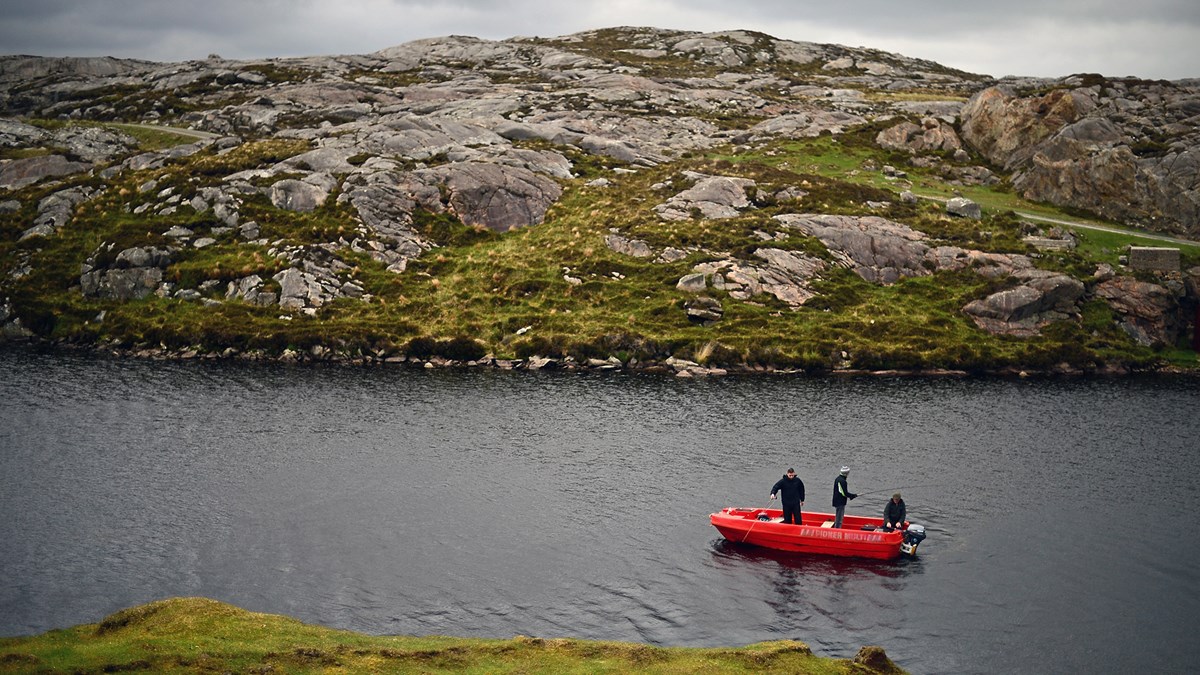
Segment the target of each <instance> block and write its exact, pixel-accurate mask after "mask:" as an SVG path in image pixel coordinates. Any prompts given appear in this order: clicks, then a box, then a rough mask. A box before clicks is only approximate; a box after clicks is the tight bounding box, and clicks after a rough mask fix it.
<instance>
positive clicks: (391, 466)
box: [0, 349, 1200, 673]
mask: <svg viewBox="0 0 1200 675" xmlns="http://www.w3.org/2000/svg"><path fill="white" fill-rule="evenodd" d="M1197 404H1200V384H1198V383H1197V381H1196V380H1189V379H1172V378H1157V379H1137V378H1132V379H1120V380H1053V381H1009V380H954V379H887V378H884V379H853V380H841V379H798V378H778V379H775V378H757V379H737V378H729V379H714V380H708V381H677V380H674V379H671V378H662V377H653V376H644V375H631V374H608V375H599V374H584V375H579V374H554V373H542V374H535V373H503V372H490V371H489V372H425V371H408V370H400V369H353V368H319V367H288V366H283V365H274V364H272V365H244V364H239V365H233V364H220V363H200V362H194V363H161V362H149V361H133V360H114V359H107V358H101V357H96V356H90V355H77V354H55V355H46V354H39V353H36V352H33V351H27V350H12V349H10V350H6V351H0V573H2V574H3V578H4V580H5V583H4V584H3V586H0V635H21V634H32V633H37V632H41V631H45V630H48V629H51V628H57V627H63V626H69V625H74V624H78V623H84V622H94V621H97V620H99V619H100V618H102V617H103V616H105V615H106V614H108V613H110V612H113V611H115V610H117V609H121V608H124V607H128V606H131V605H135V604H139V603H144V602H148V601H151V600H155V599H159V598H163V597H170V596H206V597H212V598H216V599H218V600H222V601H225V602H230V603H233V604H236V605H238V606H241V607H244V608H247V609H250V610H253V611H262V612H273V613H282V614H288V615H291V616H294V617H297V618H299V619H301V620H304V621H308V622H314V623H320V624H323V625H328V626H335V627H340V628H347V629H351V630H357V631H363V632H368V633H375V634H419V635H427V634H451V635H462V636H481V637H511V636H513V635H518V634H523V635H536V636H541V637H559V636H569V637H582V638H593V639H603V640H634V641H644V642H649V643H654V644H659V645H676V646H717V645H741V644H747V643H751V642H757V641H761V640H773V639H781V638H797V639H800V640H803V641H805V642H807V643H809V644H810V645H811V646H812V647H813V649H814V650H815V651H817V652H818V653H819V654H822V655H826V656H839V657H848V656H852V655H853V654H854V653H855V651H857V649H858V647H860V646H861V645H864V644H880V645H883V646H885V647H886V649H887V651H888V654H889V655H890V656H891V657H892V658H893V659H894V660H895V661H896V662H897V663H899V664H900V665H902V666H903V667H905V668H908V669H909V670H911V671H913V672H917V673H943V672H945V673H951V672H953V673H972V672H979V673H983V672H1012V673H1019V672H1029V673H1046V672H1081V671H1088V672H1121V671H1132V670H1157V671H1175V672H1180V671H1185V670H1187V669H1188V668H1189V667H1190V665H1191V664H1192V663H1194V661H1195V653H1194V651H1195V647H1194V646H1193V645H1194V644H1195V641H1194V639H1193V637H1192V635H1191V633H1192V627H1193V626H1194V625H1196V624H1197V623H1198V622H1200V594H1197V593H1194V592H1190V591H1187V590H1186V589H1190V588H1194V587H1196V586H1197V585H1198V584H1200V566H1197V565H1196V564H1195V561H1196V560H1197V556H1198V554H1200V544H1198V543H1197V539H1196V538H1195V537H1191V536H1187V535H1186V534H1184V533H1181V531H1180V529H1179V521H1180V518H1181V517H1182V518H1184V519H1187V520H1191V519H1192V515H1193V514H1195V513H1197V512H1200V481H1198V480H1197V475H1198V472H1200V444H1198V443H1197V441H1196V439H1197V438H1200V417H1198V416H1197V415H1196V414H1195V410H1196V409H1197ZM842 464H849V465H850V466H852V467H853V471H852V473H851V475H850V485H851V488H852V489H853V490H855V491H857V492H860V493H868V492H874V494H864V495H863V496H862V497H861V498H859V499H858V500H856V501H854V502H852V503H851V506H850V512H851V513H869V514H875V513H876V512H878V511H880V510H881V509H882V506H883V504H884V501H885V500H886V498H887V496H888V495H890V493H891V492H892V491H893V490H894V489H901V491H902V492H904V494H905V498H906V501H907V502H908V505H909V511H910V516H911V518H912V520H914V521H916V522H921V523H923V524H925V525H926V527H927V528H928V529H929V531H930V537H929V540H928V541H927V542H926V543H925V544H924V545H923V546H922V551H921V552H922V554H923V555H922V556H921V557H920V558H919V559H917V560H912V561H899V562H888V563H879V562H866V561H851V560H843V559H836V558H834V559H830V558H819V557H818V558H796V557H791V556H787V555H781V554H778V553H774V552H770V551H763V550H756V549H752V548H745V547H741V546H737V545H733V544H730V543H728V542H725V541H723V540H721V539H720V538H719V536H718V535H717V532H716V530H714V529H713V528H712V527H711V526H710V525H709V524H708V519H707V514H708V513H710V512H712V511H714V510H716V509H719V508H721V507H723V506H727V505H746V506H756V505H764V504H766V501H767V500H766V497H767V493H768V491H769V489H770V486H771V484H772V483H773V482H774V481H775V480H776V479H777V478H778V477H779V475H780V474H781V473H782V472H783V470H784V469H785V468H786V467H787V466H794V467H795V468H796V469H797V471H798V472H799V474H800V476H801V477H802V478H803V479H804V480H805V483H806V485H807V486H808V492H809V499H808V504H807V506H808V507H809V508H816V509H820V510H829V495H830V492H831V485H832V481H833V478H834V476H835V474H836V469H837V467H838V466H840V465H842ZM1181 534H1182V535H1183V536H1181Z"/></svg>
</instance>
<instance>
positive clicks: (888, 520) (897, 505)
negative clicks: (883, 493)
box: [883, 492, 906, 532]
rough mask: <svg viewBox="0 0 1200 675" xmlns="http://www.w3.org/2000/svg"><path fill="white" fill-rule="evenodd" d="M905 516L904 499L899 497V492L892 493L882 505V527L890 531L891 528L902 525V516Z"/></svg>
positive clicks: (901, 526)
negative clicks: (889, 498) (884, 504)
mask: <svg viewBox="0 0 1200 675" xmlns="http://www.w3.org/2000/svg"><path fill="white" fill-rule="evenodd" d="M905 517H906V514H905V509H904V500H903V499H901V498H900V493H899V492H897V493H896V494H894V495H892V499H891V500H890V501H889V502H888V503H887V506H885V507H883V529H884V531H886V532H891V531H892V530H893V529H898V528H903V527H904V518H905Z"/></svg>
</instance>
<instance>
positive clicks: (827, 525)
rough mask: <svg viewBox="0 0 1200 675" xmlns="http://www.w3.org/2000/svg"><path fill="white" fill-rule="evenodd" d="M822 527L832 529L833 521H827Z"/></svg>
mask: <svg viewBox="0 0 1200 675" xmlns="http://www.w3.org/2000/svg"><path fill="white" fill-rule="evenodd" d="M821 527H829V528H832V527H833V521H832V520H827V521H825V522H823V523H821Z"/></svg>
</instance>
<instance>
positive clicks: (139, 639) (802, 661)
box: [0, 598, 903, 675]
mask: <svg viewBox="0 0 1200 675" xmlns="http://www.w3.org/2000/svg"><path fill="white" fill-rule="evenodd" d="M0 672H2V673H38V672H69V673H102V672H131V673H139V672H145V673H196V672H212V673H225V672H237V673H280V672H284V673H379V672H389V673H410V672H412V673H440V672H454V673H697V672H720V673H766V672H779V673H802V674H803V673H811V674H813V675H824V674H830V675H832V674H835V673H864V674H865V673H902V672H903V671H902V670H900V669H899V668H897V667H896V666H895V665H894V664H893V663H892V662H891V661H890V660H889V659H888V658H887V656H886V655H885V654H884V653H883V650H881V649H879V648H877V647H864V648H863V649H862V650H860V652H859V655H858V656H857V657H855V659H854V660H847V659H829V658H820V657H817V656H814V655H813V654H812V651H811V650H810V649H809V648H808V647H807V646H806V645H805V644H804V643H801V642H796V641H792V640H783V641H777V642H763V643H758V644H753V645H748V646H746V647H739V648H713V649H693V648H660V647H651V646H647V645H641V644H632V643H621V642H596V641H590V640H570V639H540V638H529V637H522V636H518V637H516V638H513V639H511V640H484V639H467V638H450V637H390V636H389V637H372V636H367V635H362V634H359V633H352V632H348V631H340V630H332V629H328V628H322V627H319V626H311V625H306V624H303V623H300V622H299V621H296V620H294V619H290V618H287V617H283V616H276V615H271V614H258V613H253V612H248V611H245V610H242V609H239V608H237V607H233V606H231V605H227V604H223V603H220V602H217V601H215V600H207V599H204V598H175V599H170V600H162V601H158V602H152V603H150V604H147V605H142V606H139V607H133V608H130V609H127V610H123V611H120V612H117V613H115V614H113V615H111V616H109V617H107V618H105V619H104V620H103V621H101V622H100V623H98V624H88V625H83V626H76V627H74V628H69V629H65V630H55V631H50V632H48V633H45V634H43V635H38V636H33V637H22V638H3V639H0Z"/></svg>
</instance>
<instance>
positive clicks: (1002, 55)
mask: <svg viewBox="0 0 1200 675" xmlns="http://www.w3.org/2000/svg"><path fill="white" fill-rule="evenodd" d="M612 26H654V27H657V28H675V29H681V30H695V31H705V32H709V31H719V30H733V29H739V28H742V29H749V30H757V31H762V32H764V33H767V34H770V35H773V36H775V37H778V38H783V39H788V40H798V41H807V42H827V43H836V44H842V45H848V46H851V47H859V46H861V47H871V48H875V49H882V50H885V51H889V52H897V53H900V54H904V55H906V56H912V57H916V58H923V59H930V60H933V61H937V62H939V63H941V64H943V65H946V66H950V67H953V68H959V69H961V70H966V71H970V72H974V73H982V74H987V75H993V76H996V77H1000V76H1004V75H1037V76H1047V77H1057V76H1063V75H1070V74H1074V73H1084V72H1088V73H1091V72H1095V73H1101V74H1103V75H1108V76H1125V75H1134V76H1138V77H1143V78H1148V79H1159V78H1165V79H1178V78H1184V77H1200V0H1007V1H1004V2H1001V1H997V0H988V1H986V2H984V1H978V0H957V1H953V0H951V1H940V0H939V1H933V2H921V1H920V0H908V1H907V2H906V1H904V0H848V1H839V0H823V1H821V2H808V1H807V0H692V1H689V2H685V1H683V0H557V1H545V0H336V1H326V0H190V1H188V2H179V1H176V0H77V1H69V0H0V54H35V55H39V56H119V57H125V58H140V59H149V60H154V61H183V60H188V59H198V58H204V57H206V56H208V55H209V54H219V55H221V56H223V57H225V58H230V59H248V58H264V57H272V56H312V55H319V54H362V53H368V52H373V51H376V50H379V49H383V48H385V47H390V46H393V45H397V44H400V43H403V42H408V41H410V40H416V39H420V38H427V37H440V36H444V35H471V36H475V37H481V38H487V39H493V40H501V39H504V38H508V37H513V36H532V35H537V36H542V37H552V36H558V35H566V34H569V33H575V32H579V31H583V30H589V29H594V28H607V27H612Z"/></svg>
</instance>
